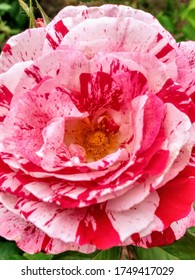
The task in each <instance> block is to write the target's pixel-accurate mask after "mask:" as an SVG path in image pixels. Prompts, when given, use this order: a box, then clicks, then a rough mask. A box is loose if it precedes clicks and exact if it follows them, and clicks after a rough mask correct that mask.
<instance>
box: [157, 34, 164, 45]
mask: <svg viewBox="0 0 195 280" xmlns="http://www.w3.org/2000/svg"><path fill="white" fill-rule="evenodd" d="M162 39H163V36H162V35H161V34H160V33H158V35H157V43H158V42H159V41H160V40H162Z"/></svg>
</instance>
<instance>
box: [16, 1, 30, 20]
mask: <svg viewBox="0 0 195 280" xmlns="http://www.w3.org/2000/svg"><path fill="white" fill-rule="evenodd" d="M18 2H19V4H20V6H21V7H22V9H23V10H24V11H25V12H26V14H27V15H28V17H30V9H29V7H28V5H27V4H26V3H25V2H24V1H23V0H18Z"/></svg>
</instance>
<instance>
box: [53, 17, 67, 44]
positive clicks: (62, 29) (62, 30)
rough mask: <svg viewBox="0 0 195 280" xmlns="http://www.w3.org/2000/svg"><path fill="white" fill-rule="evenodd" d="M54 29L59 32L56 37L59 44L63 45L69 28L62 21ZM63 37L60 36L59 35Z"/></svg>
mask: <svg viewBox="0 0 195 280" xmlns="http://www.w3.org/2000/svg"><path fill="white" fill-rule="evenodd" d="M54 29H55V31H56V32H57V34H56V36H57V38H58V42H59V43H61V41H62V39H63V37H64V36H65V35H66V34H67V33H68V32H69V30H68V28H67V27H66V26H65V25H64V23H63V21H62V20H60V21H58V22H57V23H56V24H55V25H54ZM58 34H59V35H61V36H59V35H58Z"/></svg>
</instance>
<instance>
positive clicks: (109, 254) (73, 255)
mask: <svg viewBox="0 0 195 280" xmlns="http://www.w3.org/2000/svg"><path fill="white" fill-rule="evenodd" d="M121 250H122V249H121V247H114V248H111V249H109V250H105V251H100V250H97V251H95V252H94V253H92V254H83V253H79V252H73V251H67V252H65V253H62V254H59V255H55V256H54V257H53V258H52V259H53V260H119V259H120V256H121Z"/></svg>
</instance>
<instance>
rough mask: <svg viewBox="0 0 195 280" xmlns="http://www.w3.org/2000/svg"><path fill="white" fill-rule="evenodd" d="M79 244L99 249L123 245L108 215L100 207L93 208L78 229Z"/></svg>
mask: <svg viewBox="0 0 195 280" xmlns="http://www.w3.org/2000/svg"><path fill="white" fill-rule="evenodd" d="M76 236H77V237H78V238H79V244H80V245H84V244H94V245H95V246H96V247H97V248H98V249H102V250H104V249H108V248H110V247H113V246H116V245H119V244H120V243H121V241H120V237H119V234H118V232H117V231H116V230H115V229H114V228H113V226H112V223H111V221H110V219H109V218H108V216H107V213H105V211H104V210H103V209H101V208H100V206H96V207H94V208H91V209H90V210H89V212H88V213H87V214H86V217H85V219H83V220H82V221H81V222H80V224H79V227H78V230H77V234H76Z"/></svg>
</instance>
